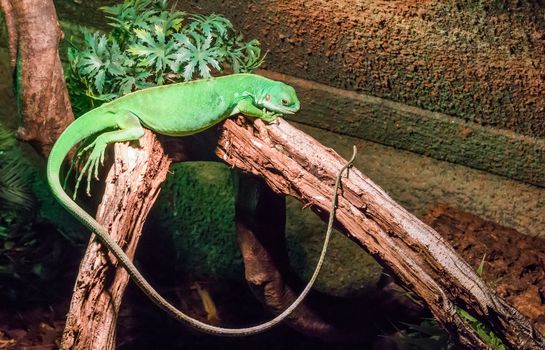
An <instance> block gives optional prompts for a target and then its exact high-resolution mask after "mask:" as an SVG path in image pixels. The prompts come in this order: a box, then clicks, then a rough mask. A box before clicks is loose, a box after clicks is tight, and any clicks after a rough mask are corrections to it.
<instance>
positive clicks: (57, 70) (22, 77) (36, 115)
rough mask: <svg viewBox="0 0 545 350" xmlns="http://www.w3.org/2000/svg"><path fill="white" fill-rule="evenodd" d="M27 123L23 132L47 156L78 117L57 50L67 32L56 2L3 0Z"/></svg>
mask: <svg viewBox="0 0 545 350" xmlns="http://www.w3.org/2000/svg"><path fill="white" fill-rule="evenodd" d="M0 1H1V2H0V5H1V6H2V10H3V12H4V16H5V18H6V25H7V29H8V35H9V48H10V62H11V67H12V69H13V76H14V79H15V81H14V86H15V88H16V94H17V110H18V114H19V116H20V120H21V122H22V126H21V127H20V128H19V130H18V136H19V138H20V139H22V140H24V141H29V142H30V143H31V144H32V145H33V146H34V147H35V148H36V149H37V150H38V151H39V152H40V153H41V154H42V155H47V154H48V153H49V151H50V150H51V147H52V146H53V143H54V141H55V140H56V139H57V138H58V136H59V135H60V133H61V132H62V131H63V130H64V129H65V128H66V126H67V125H68V124H70V123H71V122H72V121H73V120H74V116H73V114H72V109H71V107H70V100H69V98H68V92H67V90H66V86H65V83H64V73H63V68H62V65H61V61H60V58H59V53H58V46H59V40H60V39H61V38H62V36H63V33H62V31H61V30H60V27H59V23H58V20H57V13H56V12H55V6H54V5H53V1H52V0H0Z"/></svg>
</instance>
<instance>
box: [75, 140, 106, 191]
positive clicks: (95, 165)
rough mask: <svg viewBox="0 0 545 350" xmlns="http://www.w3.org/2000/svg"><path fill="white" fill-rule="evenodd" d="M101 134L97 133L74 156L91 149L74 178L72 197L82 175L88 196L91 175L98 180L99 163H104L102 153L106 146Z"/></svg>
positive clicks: (79, 156)
mask: <svg viewBox="0 0 545 350" xmlns="http://www.w3.org/2000/svg"><path fill="white" fill-rule="evenodd" d="M101 136H102V135H99V136H98V137H97V138H96V139H95V140H94V141H93V142H91V143H90V144H89V145H87V146H85V147H83V148H82V149H81V150H79V151H78V153H77V154H76V156H75V157H76V158H81V157H82V156H83V154H84V153H85V152H87V151H88V150H89V149H92V151H91V154H89V156H88V157H87V160H86V161H85V164H84V165H83V168H81V171H80V174H79V176H78V178H77V180H76V186H75V187H74V194H73V196H72V198H73V199H75V198H76V196H77V193H78V188H79V184H80V182H81V179H82V178H83V176H84V175H85V176H86V177H87V186H86V189H85V192H86V193H87V195H88V196H90V195H91V177H93V176H94V178H95V179H96V180H98V169H99V165H104V153H105V151H106V146H107V143H106V142H104V140H103V139H102V138H101ZM78 163H79V161H78Z"/></svg>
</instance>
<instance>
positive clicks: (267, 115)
mask: <svg viewBox="0 0 545 350" xmlns="http://www.w3.org/2000/svg"><path fill="white" fill-rule="evenodd" d="M280 116H282V113H275V112H271V111H268V110H267V109H265V108H263V115H262V116H261V119H263V120H264V121H266V122H268V123H271V122H273V121H275V120H276V118H277V117H280Z"/></svg>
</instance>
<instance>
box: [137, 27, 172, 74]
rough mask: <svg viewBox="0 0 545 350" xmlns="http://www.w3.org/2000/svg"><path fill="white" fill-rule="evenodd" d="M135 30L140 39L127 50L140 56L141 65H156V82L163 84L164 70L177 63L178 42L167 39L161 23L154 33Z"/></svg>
mask: <svg viewBox="0 0 545 350" xmlns="http://www.w3.org/2000/svg"><path fill="white" fill-rule="evenodd" d="M134 32H135V34H136V36H137V38H138V40H139V41H138V43H137V44H133V45H131V46H130V47H129V48H128V50H127V51H128V52H130V53H132V54H133V55H136V56H140V59H141V61H140V63H139V64H138V65H139V66H148V67H149V66H155V71H156V83H157V84H162V83H163V79H164V78H163V72H164V71H165V70H166V69H167V67H171V66H175V65H176V63H175V60H176V57H175V56H174V54H175V53H176V50H177V47H178V44H177V43H176V42H175V41H174V40H168V41H167V39H166V36H165V33H164V31H163V28H162V27H161V26H159V25H156V26H155V28H154V33H153V34H152V33H150V32H148V31H146V30H143V29H135V30H134Z"/></svg>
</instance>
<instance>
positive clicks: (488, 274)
mask: <svg viewBox="0 0 545 350" xmlns="http://www.w3.org/2000/svg"><path fill="white" fill-rule="evenodd" d="M424 220H425V221H426V222H427V223H428V224H430V225H431V226H432V227H434V228H435V229H436V230H437V231H438V232H440V233H441V234H442V235H443V236H444V237H445V238H446V239H447V240H448V241H449V242H450V243H451V244H452V245H453V246H454V248H455V249H456V250H457V251H458V252H459V253H460V254H461V255H462V256H463V257H464V258H465V259H466V260H467V261H468V262H469V263H470V265H471V266H473V267H475V269H477V267H478V266H479V264H480V262H481V260H482V259H483V257H484V261H485V263H484V272H483V278H484V280H485V281H486V282H487V283H488V284H489V285H490V286H492V287H493V288H494V289H495V290H496V291H497V292H498V293H499V294H500V295H501V296H502V297H504V298H505V299H506V300H507V301H508V302H510V303H511V304H512V305H513V306H515V307H516V308H517V309H518V310H519V311H520V312H521V313H523V314H524V315H525V316H527V317H528V318H529V319H530V320H531V321H532V322H533V324H534V325H535V327H536V328H537V329H538V330H539V331H540V332H542V333H545V244H544V243H545V242H544V240H543V239H540V238H536V237H530V236H525V235H521V234H519V233H518V232H517V231H515V230H513V229H510V228H506V227H503V226H500V225H497V224H495V223H493V222H490V221H486V220H483V219H481V218H479V217H477V216H475V215H472V214H470V213H466V212H463V211H461V210H458V209H455V208H451V207H448V206H445V205H437V206H436V207H435V208H434V209H433V210H431V212H430V213H428V215H427V216H426V217H425V219H424ZM195 281H196V279H195V278H193V279H191V280H185V281H180V284H179V286H178V287H177V288H176V289H174V290H172V289H171V290H170V291H169V290H165V291H164V292H166V293H167V294H168V293H170V294H172V295H171V297H172V298H178V300H179V302H180V303H181V304H182V306H183V307H184V308H185V309H186V310H190V313H191V314H193V315H195V316H197V317H200V318H202V319H206V315H207V314H206V312H205V311H204V309H203V307H202V303H201V299H200V298H199V295H198V292H197V289H196V288H195ZM70 283H72V281H68V280H67V284H70ZM200 285H201V287H203V289H204V290H206V291H207V292H209V293H210V295H211V296H212V298H213V301H214V303H215V304H216V306H217V308H218V315H219V319H220V321H218V322H220V323H221V322H222V321H224V322H225V323H229V324H231V325H232V324H244V323H247V322H252V321H253V322H258V321H257V320H261V319H266V318H267V317H268V316H267V315H266V314H265V313H264V312H263V311H262V308H261V306H260V305H259V304H258V303H257V302H256V301H255V299H253V298H252V296H251V294H250V293H249V291H248V290H247V289H246V288H244V286H238V287H233V286H227V287H226V286H225V285H222V283H221V282H219V281H210V280H206V279H202V278H201V279H200ZM237 288H238V289H237ZM67 289H68V288H67ZM64 294H66V296H65V298H64V300H61V301H60V302H57V303H55V304H53V305H47V304H46V305H41V306H32V307H28V308H26V309H19V310H17V311H16V310H11V311H6V310H5V309H2V310H1V311H0V349H44V350H45V349H55V348H57V344H58V341H59V337H60V335H61V333H62V329H63V326H64V319H65V314H66V312H67V310H68V302H69V296H68V295H67V294H68V293H66V291H65V293H64ZM233 295H236V297H234V298H233ZM61 299H62V298H61ZM235 299H236V300H235ZM126 300H127V302H126V303H125V307H124V308H123V309H122V310H121V313H120V317H119V321H118V344H119V346H118V348H119V349H148V348H151V347H158V346H159V348H163V349H170V348H179V347H182V346H183V345H185V346H191V348H195V349H208V348H212V347H214V348H216V347H221V346H226V345H227V347H228V348H236V349H250V348H256V347H260V348H262V349H283V348H293V347H294V346H297V347H299V348H302V349H313V348H318V347H320V348H323V347H324V346H325V347H326V348H328V349H352V348H354V349H356V348H358V349H360V348H361V345H357V346H356V347H354V346H346V345H334V344H324V343H322V342H320V341H317V340H313V339H308V338H306V337H304V336H302V335H299V334H297V333H295V332H293V331H292V330H290V329H288V328H287V327H278V328H276V329H274V330H272V331H271V332H268V333H266V334H264V335H260V336H254V337H250V338H238V339H237V338H234V339H231V338H229V339H226V338H216V337H209V336H205V335H200V334H197V333H194V332H192V331H188V330H187V329H185V328H183V327H181V326H180V325H179V324H178V323H177V322H176V321H173V320H170V319H169V318H168V317H166V316H165V315H163V314H162V313H161V312H158V311H157V310H156V309H155V308H154V307H153V306H152V305H151V303H149V302H148V301H147V300H146V299H145V298H144V297H143V295H142V294H141V293H140V292H139V291H138V290H135V288H129V289H128V293H127V296H126ZM184 300H185V302H184ZM229 315H236V317H234V316H229ZM248 320H252V321H248ZM288 344H289V345H288ZM375 346H377V345H375ZM384 346H385V344H382V345H381V346H380V347H379V348H381V349H386V347H384ZM375 348H376V347H375Z"/></svg>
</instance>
